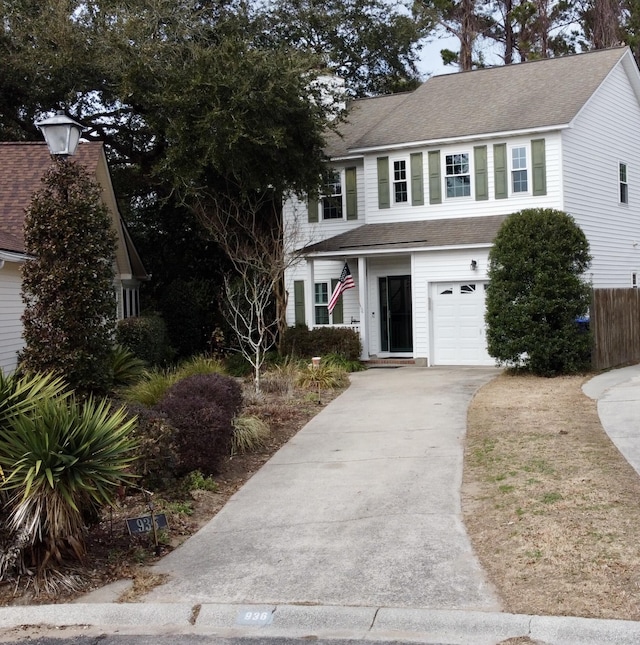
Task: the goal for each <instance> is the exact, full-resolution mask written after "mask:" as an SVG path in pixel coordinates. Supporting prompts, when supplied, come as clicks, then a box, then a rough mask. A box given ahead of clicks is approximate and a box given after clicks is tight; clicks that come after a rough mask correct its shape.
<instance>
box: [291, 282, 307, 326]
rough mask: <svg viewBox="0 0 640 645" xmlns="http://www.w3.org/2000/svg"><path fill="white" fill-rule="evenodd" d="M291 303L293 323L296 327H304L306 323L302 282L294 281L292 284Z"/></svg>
mask: <svg viewBox="0 0 640 645" xmlns="http://www.w3.org/2000/svg"><path fill="white" fill-rule="evenodd" d="M293 303H294V310H295V323H296V325H304V324H305V323H306V322H307V318H306V316H305V311H304V280H295V281H294V283H293Z"/></svg>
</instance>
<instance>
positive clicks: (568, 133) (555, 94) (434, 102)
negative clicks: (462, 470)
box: [285, 47, 640, 365]
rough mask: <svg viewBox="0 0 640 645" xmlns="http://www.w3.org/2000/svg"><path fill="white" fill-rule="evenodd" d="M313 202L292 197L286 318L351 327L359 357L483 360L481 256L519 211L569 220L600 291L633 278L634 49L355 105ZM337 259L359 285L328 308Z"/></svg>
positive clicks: (637, 220) (636, 269)
mask: <svg viewBox="0 0 640 645" xmlns="http://www.w3.org/2000/svg"><path fill="white" fill-rule="evenodd" d="M340 129H341V136H340V137H338V136H333V135H332V136H331V138H330V139H329V143H328V149H327V153H328V155H329V156H330V158H331V160H332V166H333V168H334V169H335V174H334V176H333V179H332V181H331V182H330V185H329V186H328V187H327V188H326V189H325V190H324V195H325V196H324V197H322V198H321V199H320V200H319V201H309V202H308V203H306V204H305V203H302V202H299V201H295V200H292V201H289V202H287V204H286V206H285V225H286V227H287V230H288V235H289V238H290V240H289V243H291V239H292V238H293V239H295V244H296V248H302V247H303V251H302V254H303V256H302V259H301V260H300V261H299V262H298V263H297V264H296V265H295V266H294V267H293V268H292V269H290V270H289V271H287V273H286V286H287V290H288V293H289V302H288V308H287V321H288V323H289V324H291V325H293V324H295V323H306V324H307V325H308V326H309V327H316V326H318V325H324V324H329V325H347V326H351V327H353V328H355V329H357V330H358V331H359V333H360V336H361V339H362V342H363V358H364V359H368V358H388V357H396V358H411V359H414V360H415V362H416V364H421V365H492V364H493V363H494V361H493V359H492V358H491V357H490V356H489V355H488V353H487V350H486V340H485V323H484V314H485V287H486V285H487V264H488V254H489V250H490V247H491V245H492V241H493V239H494V237H495V235H496V233H497V231H498V229H499V227H500V225H501V224H502V222H503V221H504V218H505V217H506V216H507V215H508V214H510V213H514V212H516V211H519V210H522V209H524V208H533V207H544V208H557V209H560V210H564V211H566V212H568V213H570V214H571V215H572V216H573V217H574V218H575V219H576V221H577V223H578V224H579V225H580V226H581V228H582V230H583V231H584V232H585V234H586V236H587V238H588V240H589V243H590V245H591V253H592V255H593V263H592V267H591V270H590V271H591V273H590V274H589V275H587V276H586V278H587V279H591V281H592V282H593V285H594V286H595V287H630V286H637V281H638V276H639V275H640V246H639V245H640V74H639V72H638V68H637V66H636V63H635V61H634V59H633V56H632V55H631V53H630V51H629V49H628V48H626V47H625V48H617V49H611V50H601V51H594V52H589V53H586V54H580V55H574V56H566V57H562V58H554V59H546V60H539V61H533V62H528V63H521V64H518V65H509V66H505V67H496V68H490V69H481V70H477V71H472V72H461V73H457V74H451V75H444V76H436V77H433V78H431V79H429V80H428V81H427V82H426V83H424V84H422V85H421V86H420V87H419V88H418V89H416V90H415V91H414V92H411V93H408V94H399V95H391V96H385V97H379V98H372V99H363V100H358V101H355V102H353V103H352V104H351V105H350V108H349V113H348V117H347V121H346V123H344V124H343V125H342V126H341V128H340ZM345 261H347V262H348V263H349V267H350V269H351V272H352V274H353V277H354V280H355V283H356V288H353V289H350V290H347V291H345V292H344V294H343V296H342V300H341V304H340V305H339V306H338V307H337V308H336V309H335V310H334V311H333V314H332V315H329V313H328V308H327V301H328V298H329V297H330V294H331V291H332V289H333V286H334V284H335V282H336V280H337V278H338V277H339V276H340V273H341V270H342V268H343V266H344V263H345Z"/></svg>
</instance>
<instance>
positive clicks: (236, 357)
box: [224, 352, 253, 376]
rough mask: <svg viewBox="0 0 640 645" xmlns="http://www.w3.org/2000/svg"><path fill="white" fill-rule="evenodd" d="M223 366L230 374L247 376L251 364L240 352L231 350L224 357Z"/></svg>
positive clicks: (251, 369)
mask: <svg viewBox="0 0 640 645" xmlns="http://www.w3.org/2000/svg"><path fill="white" fill-rule="evenodd" d="M224 366H225V369H226V370H227V372H228V373H229V374H230V375H231V376H249V374H251V373H252V372H253V366H252V365H251V363H250V362H249V361H248V360H247V359H246V358H245V357H244V355H243V354H242V353H241V352H233V353H231V354H229V356H227V357H226V358H225V359H224Z"/></svg>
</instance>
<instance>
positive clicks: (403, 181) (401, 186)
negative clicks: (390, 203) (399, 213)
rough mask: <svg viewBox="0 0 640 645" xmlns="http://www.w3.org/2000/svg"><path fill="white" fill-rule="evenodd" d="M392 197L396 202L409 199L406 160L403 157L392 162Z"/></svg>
mask: <svg viewBox="0 0 640 645" xmlns="http://www.w3.org/2000/svg"><path fill="white" fill-rule="evenodd" d="M393 199H394V201H395V203H396V204H399V203H402V202H406V201H408V200H409V192H408V190H407V162H406V161H404V159H403V160H400V161H394V162H393Z"/></svg>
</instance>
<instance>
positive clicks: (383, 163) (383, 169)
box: [378, 157, 391, 208]
mask: <svg viewBox="0 0 640 645" xmlns="http://www.w3.org/2000/svg"><path fill="white" fill-rule="evenodd" d="M390 207H391V200H390V197H389V157H378V208H390Z"/></svg>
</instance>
